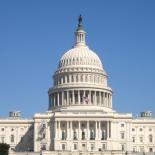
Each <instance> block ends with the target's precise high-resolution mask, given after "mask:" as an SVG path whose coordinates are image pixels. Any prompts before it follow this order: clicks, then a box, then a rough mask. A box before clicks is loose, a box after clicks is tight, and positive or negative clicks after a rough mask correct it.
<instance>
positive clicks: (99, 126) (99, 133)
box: [98, 121, 101, 140]
mask: <svg viewBox="0 0 155 155" xmlns="http://www.w3.org/2000/svg"><path fill="white" fill-rule="evenodd" d="M98 139H99V140H101V121H99V122H98Z"/></svg>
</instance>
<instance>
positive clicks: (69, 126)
mask: <svg viewBox="0 0 155 155" xmlns="http://www.w3.org/2000/svg"><path fill="white" fill-rule="evenodd" d="M91 122H92V121H91ZM61 123H65V127H61ZM73 123H75V121H66V122H65V121H56V122H55V139H56V140H60V139H61V138H62V131H65V134H66V140H74V131H75V130H76V131H78V132H77V140H82V131H84V129H85V131H86V132H85V139H83V140H90V132H91V131H92V130H93V131H94V138H95V139H94V140H102V137H103V135H102V134H103V133H102V132H105V135H104V136H105V138H104V139H103V140H107V139H109V138H111V121H107V122H104V124H105V127H104V128H103V127H101V121H95V122H94V127H91V126H90V121H87V122H86V123H85V125H86V126H85V127H81V124H82V123H84V122H83V121H78V126H76V127H74V126H73ZM76 123H77V122H76Z"/></svg>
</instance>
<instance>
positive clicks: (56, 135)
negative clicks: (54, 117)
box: [54, 121, 58, 139]
mask: <svg viewBox="0 0 155 155" xmlns="http://www.w3.org/2000/svg"><path fill="white" fill-rule="evenodd" d="M57 126H58V121H55V127H54V129H55V139H57V138H58V130H57Z"/></svg>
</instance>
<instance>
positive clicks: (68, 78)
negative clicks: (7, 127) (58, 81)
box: [67, 75, 69, 83]
mask: <svg viewBox="0 0 155 155" xmlns="http://www.w3.org/2000/svg"><path fill="white" fill-rule="evenodd" d="M67 83H69V75H67Z"/></svg>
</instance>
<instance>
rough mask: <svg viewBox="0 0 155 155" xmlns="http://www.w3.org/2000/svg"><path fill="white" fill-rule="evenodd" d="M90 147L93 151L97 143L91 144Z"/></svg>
mask: <svg viewBox="0 0 155 155" xmlns="http://www.w3.org/2000/svg"><path fill="white" fill-rule="evenodd" d="M90 148H91V151H93V150H94V149H95V144H94V143H92V144H91V146H90Z"/></svg>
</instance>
